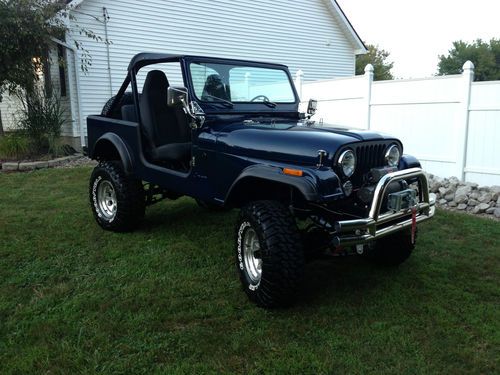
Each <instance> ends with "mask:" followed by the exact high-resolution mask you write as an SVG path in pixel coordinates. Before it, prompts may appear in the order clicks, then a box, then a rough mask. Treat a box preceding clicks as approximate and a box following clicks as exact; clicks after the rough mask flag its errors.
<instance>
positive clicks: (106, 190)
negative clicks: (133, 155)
mask: <svg viewBox="0 0 500 375" xmlns="http://www.w3.org/2000/svg"><path fill="white" fill-rule="evenodd" d="M89 196H90V205H91V207H92V212H93V214H94V218H95V220H96V222H97V224H99V225H100V226H101V227H102V228H103V229H106V230H111V231H114V232H125V231H130V230H132V229H134V228H135V226H136V225H137V224H138V223H139V221H140V220H141V219H142V218H143V217H144V212H145V198H144V189H143V186H142V182H141V181H140V180H137V179H135V178H131V177H129V176H127V175H125V173H124V172H123V170H122V168H121V166H120V163H118V162H111V161H102V162H100V163H99V164H98V165H97V166H96V167H95V168H94V170H93V172H92V175H91V176H90V184H89Z"/></svg>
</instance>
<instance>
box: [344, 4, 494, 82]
mask: <svg viewBox="0 0 500 375" xmlns="http://www.w3.org/2000/svg"><path fill="white" fill-rule="evenodd" d="M337 3H338V4H339V5H340V7H341V8H342V10H343V11H344V13H345V14H346V16H347V18H349V21H351V23H352V25H353V26H354V28H355V29H356V31H357V33H358V34H359V36H360V37H361V39H362V40H363V41H364V42H365V43H368V44H375V45H377V44H378V45H379V46H380V47H381V48H383V49H385V50H386V51H388V52H390V54H391V55H390V56H389V60H391V61H393V62H394V68H393V70H392V73H393V74H394V76H395V77H396V78H419V77H427V76H431V75H434V74H435V73H436V72H437V64H438V55H447V53H448V51H449V50H450V49H451V48H452V43H453V42H454V41H456V40H460V39H461V40H464V41H468V42H472V41H474V40H476V39H477V38H481V39H483V40H487V41H489V40H490V39H491V38H494V37H496V38H498V39H500V0H473V1H470V0H469V1H466V0H418V1H410V0H337Z"/></svg>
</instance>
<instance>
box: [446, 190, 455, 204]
mask: <svg viewBox="0 0 500 375" xmlns="http://www.w3.org/2000/svg"><path fill="white" fill-rule="evenodd" d="M454 198H455V193H453V192H451V193H448V194H446V195H445V196H444V199H446V200H447V201H448V202H451V201H452V200H453V199H454Z"/></svg>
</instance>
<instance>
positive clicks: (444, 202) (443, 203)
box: [438, 199, 448, 206]
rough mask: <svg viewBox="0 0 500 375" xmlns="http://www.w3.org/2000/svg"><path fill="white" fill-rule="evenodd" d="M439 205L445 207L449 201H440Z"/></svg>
mask: <svg viewBox="0 0 500 375" xmlns="http://www.w3.org/2000/svg"><path fill="white" fill-rule="evenodd" d="M438 203H439V204H440V205H441V206H443V205H445V204H446V203H448V201H447V200H446V199H440V200H439V201H438Z"/></svg>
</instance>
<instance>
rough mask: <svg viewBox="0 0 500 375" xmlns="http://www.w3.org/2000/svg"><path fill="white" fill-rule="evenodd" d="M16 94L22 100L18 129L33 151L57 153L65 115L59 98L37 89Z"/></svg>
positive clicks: (36, 152) (37, 152)
mask: <svg viewBox="0 0 500 375" xmlns="http://www.w3.org/2000/svg"><path fill="white" fill-rule="evenodd" d="M18 96H19V97H20V99H21V101H22V109H21V112H20V117H19V129H20V130H21V131H22V132H23V133H24V134H25V135H26V137H27V138H28V139H29V142H30V146H31V148H32V151H33V153H35V154H44V153H50V154H54V155H57V154H58V152H59V138H60V137H61V129H62V126H63V124H64V121H65V117H66V116H65V112H64V109H63V108H62V107H61V104H60V101H59V99H58V98H55V97H53V96H46V95H45V93H44V92H43V91H39V90H34V91H33V92H31V93H29V94H25V95H18Z"/></svg>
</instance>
